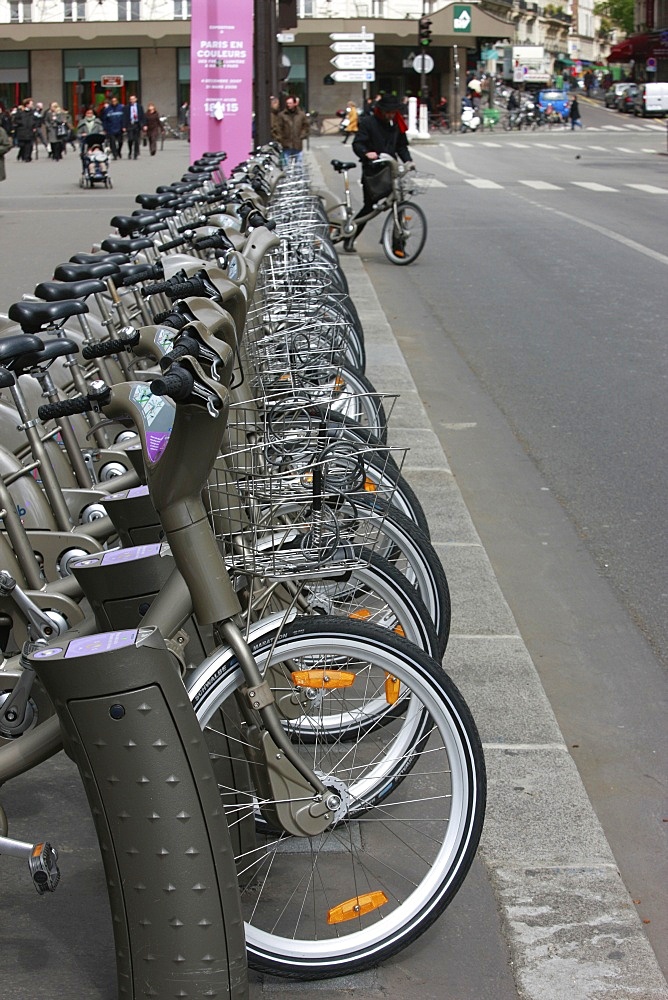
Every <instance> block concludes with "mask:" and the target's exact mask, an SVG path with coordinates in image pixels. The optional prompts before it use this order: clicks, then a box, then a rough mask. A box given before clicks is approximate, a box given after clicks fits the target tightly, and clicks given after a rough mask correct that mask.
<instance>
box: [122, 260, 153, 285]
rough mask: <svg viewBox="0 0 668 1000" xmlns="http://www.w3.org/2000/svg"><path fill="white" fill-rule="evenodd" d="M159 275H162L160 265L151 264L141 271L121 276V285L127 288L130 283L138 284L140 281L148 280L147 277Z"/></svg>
mask: <svg viewBox="0 0 668 1000" xmlns="http://www.w3.org/2000/svg"><path fill="white" fill-rule="evenodd" d="M160 277H162V266H161V265H159V264H152V265H151V266H150V267H145V268H144V269H143V270H142V271H137V272H136V274H129V275H128V276H127V277H126V278H123V285H124V286H125V287H126V288H129V287H130V286H131V285H138V284H139V282H140V281H148V280H149V278H160Z"/></svg>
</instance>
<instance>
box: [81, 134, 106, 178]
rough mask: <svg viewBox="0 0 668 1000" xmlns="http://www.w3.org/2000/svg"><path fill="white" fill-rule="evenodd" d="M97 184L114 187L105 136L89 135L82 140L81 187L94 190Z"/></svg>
mask: <svg viewBox="0 0 668 1000" xmlns="http://www.w3.org/2000/svg"><path fill="white" fill-rule="evenodd" d="M96 184H101V185H104V187H106V188H111V187H113V186H114V185H113V183H112V180H111V177H110V176H109V151H108V150H107V147H106V144H105V137H104V136H103V135H87V136H84V137H82V139H81V177H80V178H79V187H82V188H92V187H95V185H96Z"/></svg>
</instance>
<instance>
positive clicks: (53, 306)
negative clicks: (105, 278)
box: [0, 299, 88, 358]
mask: <svg viewBox="0 0 668 1000" xmlns="http://www.w3.org/2000/svg"><path fill="white" fill-rule="evenodd" d="M87 312H88V306H87V305H86V303H85V302H82V301H81V299H75V300H74V301H69V300H68V301H67V302H15V303H14V305H13V306H10V307H9V312H8V313H7V315H8V316H9V318H10V319H13V320H14V322H15V323H18V324H19V326H20V327H21V329H22V330H23V332H24V333H37V331H38V330H40V329H41V328H42V326H44V324H45V323H55V322H56V320H59V319H69V317H70V316H79V315H81V313H87ZM60 343H64V341H60ZM40 349H41V348H40V347H37V348H35V347H32V348H27V349H26V350H31V351H35V350H40ZM1 357H2V355H0V358H1Z"/></svg>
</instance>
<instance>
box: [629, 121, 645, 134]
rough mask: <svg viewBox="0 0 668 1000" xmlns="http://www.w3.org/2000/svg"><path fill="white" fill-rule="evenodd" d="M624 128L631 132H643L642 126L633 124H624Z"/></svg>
mask: <svg viewBox="0 0 668 1000" xmlns="http://www.w3.org/2000/svg"><path fill="white" fill-rule="evenodd" d="M624 128H628V129H630V130H631V131H632V132H642V131H643V126H642V125H636V124H635V122H628V124H626V125H625V126H624Z"/></svg>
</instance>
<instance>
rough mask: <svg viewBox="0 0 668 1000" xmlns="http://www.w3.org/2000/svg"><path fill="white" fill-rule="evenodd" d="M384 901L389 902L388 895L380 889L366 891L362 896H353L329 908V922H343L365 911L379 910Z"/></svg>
mask: <svg viewBox="0 0 668 1000" xmlns="http://www.w3.org/2000/svg"><path fill="white" fill-rule="evenodd" d="M384 903H387V896H386V895H385V893H384V892H380V890H379V891H378V892H365V893H364V895H362V896H353V898H352V899H347V900H346V901H345V903H339V905H338V906H333V907H332V909H331V910H328V912H327V923H328V924H342V923H343V922H344V920H354V919H355V917H361V916H362V915H363V914H364V913H369V912H370V911H371V910H377V909H378V907H379V906H383V904H384Z"/></svg>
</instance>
